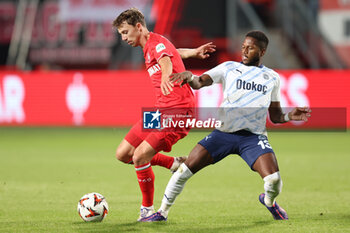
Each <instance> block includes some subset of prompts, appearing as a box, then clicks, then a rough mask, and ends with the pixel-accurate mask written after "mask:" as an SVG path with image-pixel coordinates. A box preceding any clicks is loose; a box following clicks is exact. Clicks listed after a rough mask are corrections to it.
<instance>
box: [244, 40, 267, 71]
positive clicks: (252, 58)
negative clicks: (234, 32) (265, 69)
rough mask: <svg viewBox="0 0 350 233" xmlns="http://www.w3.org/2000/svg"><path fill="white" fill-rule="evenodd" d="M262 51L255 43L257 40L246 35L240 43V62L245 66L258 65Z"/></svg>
mask: <svg viewBox="0 0 350 233" xmlns="http://www.w3.org/2000/svg"><path fill="white" fill-rule="evenodd" d="M263 55H264V51H262V50H261V49H260V47H259V46H258V45H257V40H256V39H255V38H252V37H246V38H245V39H244V41H243V44H242V62H243V64H244V65H247V66H258V65H259V63H260V58H261V57H262V56H263Z"/></svg>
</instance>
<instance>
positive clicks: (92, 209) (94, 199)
mask: <svg viewBox="0 0 350 233" xmlns="http://www.w3.org/2000/svg"><path fill="white" fill-rule="evenodd" d="M78 213H79V215H80V217H81V218H82V219H83V220H84V221H86V222H101V221H102V220H103V219H104V218H105V217H106V216H107V214H108V204H107V201H106V198H105V197H104V196H102V195H101V194H99V193H88V194H85V195H84V196H83V197H82V198H81V199H80V201H79V203H78Z"/></svg>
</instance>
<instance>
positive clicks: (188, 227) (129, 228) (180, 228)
mask: <svg viewBox="0 0 350 233" xmlns="http://www.w3.org/2000/svg"><path fill="white" fill-rule="evenodd" d="M273 222H274V221H271V220H268V221H256V222H252V223H247V224H242V225H235V226H220V224H217V223H213V225H211V226H210V227H208V225H204V226H202V225H200V224H195V223H194V224H193V223H186V224H182V223H176V222H172V221H171V222H153V223H142V222H136V221H133V222H128V223H120V224H101V223H85V222H80V223H78V222H76V223H74V224H75V225H79V229H78V230H79V231H81V232H101V233H103V232H175V231H176V232H199V233H201V232H236V231H242V230H243V231H244V230H249V229H253V228H259V227H263V226H267V225H269V224H272V223H273ZM84 224H85V225H84ZM215 225H217V226H215ZM223 225H225V224H223ZM80 226H81V227H80Z"/></svg>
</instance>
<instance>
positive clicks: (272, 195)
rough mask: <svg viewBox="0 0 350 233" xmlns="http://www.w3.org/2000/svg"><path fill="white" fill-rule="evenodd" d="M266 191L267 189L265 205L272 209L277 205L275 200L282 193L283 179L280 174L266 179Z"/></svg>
mask: <svg viewBox="0 0 350 233" xmlns="http://www.w3.org/2000/svg"><path fill="white" fill-rule="evenodd" d="M264 181H265V184H264V189H265V199H264V201H265V204H266V205H267V206H268V207H271V206H272V205H273V203H275V199H276V197H277V196H278V194H279V193H280V192H281V191H282V185H283V184H282V179H281V176H280V172H275V173H273V174H270V175H268V176H265V177H264Z"/></svg>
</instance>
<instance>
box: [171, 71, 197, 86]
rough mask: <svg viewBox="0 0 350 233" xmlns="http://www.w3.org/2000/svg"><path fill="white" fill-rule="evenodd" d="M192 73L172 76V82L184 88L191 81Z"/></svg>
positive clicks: (186, 72) (187, 72)
mask: <svg viewBox="0 0 350 233" xmlns="http://www.w3.org/2000/svg"><path fill="white" fill-rule="evenodd" d="M191 77H192V73H191V72H190V71H185V72H182V73H176V74H171V75H170V81H171V82H172V83H174V84H180V86H181V87H182V86H183V85H185V84H186V83H188V82H189V81H190V80H191Z"/></svg>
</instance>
